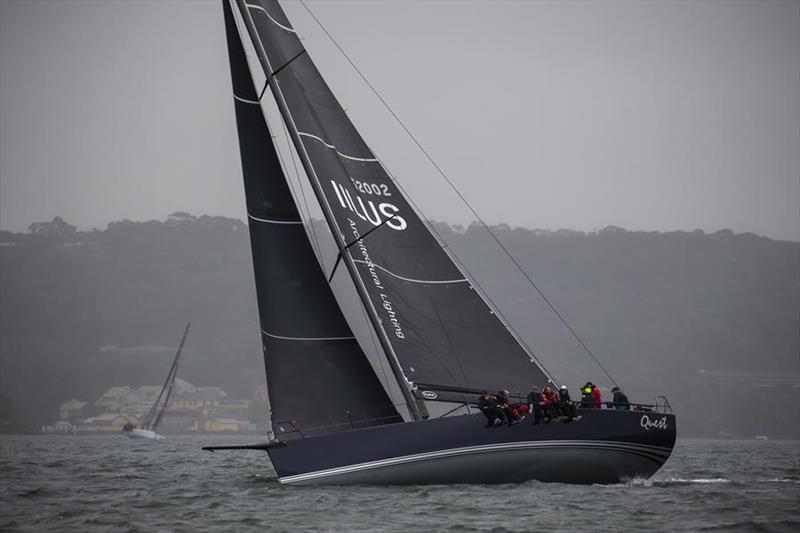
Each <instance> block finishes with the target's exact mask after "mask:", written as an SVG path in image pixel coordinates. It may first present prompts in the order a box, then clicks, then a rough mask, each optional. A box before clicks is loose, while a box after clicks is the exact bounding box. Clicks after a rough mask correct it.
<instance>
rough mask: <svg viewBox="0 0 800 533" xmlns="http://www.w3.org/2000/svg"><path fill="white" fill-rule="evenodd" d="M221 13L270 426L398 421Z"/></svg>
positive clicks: (233, 31)
mask: <svg viewBox="0 0 800 533" xmlns="http://www.w3.org/2000/svg"><path fill="white" fill-rule="evenodd" d="M223 8H224V15H225V29H226V34H227V39H228V55H229V60H230V65H231V78H232V82H233V92H234V102H235V110H236V126H237V130H238V134H239V150H240V154H241V159H242V174H243V176H244V185H245V197H246V202H247V213H248V222H249V228H250V241H251V247H252V255H253V267H254V268H253V270H254V275H255V283H256V293H257V300H258V311H259V317H260V323H261V336H262V342H263V346H264V361H265V365H266V375H267V387H268V391H269V396H270V408H271V419H272V426H273V429H274V430H275V431H276V432H278V433H280V432H281V430H282V429H285V428H287V427H291V425H292V424H294V423H298V424H299V425H301V426H302V427H304V428H316V429H315V430H316V431H318V432H330V431H342V430H344V429H347V428H350V427H364V426H370V425H380V424H384V423H390V422H399V421H401V418H400V416H399V415H398V413H397V410H396V409H395V407H394V406H393V404H392V402H391V400H390V399H389V397H388V395H387V394H386V392H385V390H384V388H383V386H382V385H381V384H380V382H379V381H378V379H377V377H376V376H375V373H374V372H373V370H372V367H371V366H370V364H369V362H368V360H367V358H366V356H365V355H364V353H363V352H362V350H361V348H360V347H359V344H358V342H357V341H356V339H355V337H354V336H353V333H352V331H351V330H350V328H349V326H348V325H347V322H346V321H345V319H344V317H343V315H342V312H341V310H340V309H339V306H338V304H337V303H336V301H335V299H334V296H333V294H332V292H331V289H330V287H329V286H328V283H327V280H326V278H325V275H324V274H323V272H322V269H321V268H320V265H319V263H318V262H317V259H316V256H315V254H314V251H313V249H312V247H311V243H310V242H309V240H308V238H307V236H306V233H305V229H304V227H303V224H302V221H301V218H300V213H299V211H298V209H297V206H296V205H295V202H294V200H293V198H292V195H291V193H290V191H289V187H288V184H287V181H286V179H285V177H284V174H283V171H282V170H281V165H280V161H279V159H278V155H277V153H276V151H275V147H274V145H273V143H272V139H271V135H270V131H269V129H268V126H267V122H266V120H265V118H264V115H263V113H262V110H261V106H260V105H259V102H258V99H259V95H258V94H257V93H256V91H255V89H254V87H253V80H252V78H251V74H250V70H249V67H248V64H247V58H246V56H245V51H244V48H243V46H242V41H241V40H240V38H239V33H238V30H237V27H236V23H235V20H234V17H233V12H232V10H231V7H230V5H229V4H228V2H223ZM286 430H288V429H286Z"/></svg>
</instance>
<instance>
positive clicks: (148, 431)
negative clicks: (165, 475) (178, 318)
mask: <svg viewBox="0 0 800 533" xmlns="http://www.w3.org/2000/svg"><path fill="white" fill-rule="evenodd" d="M191 325H192V323H191V322H189V323H187V324H186V329H185V330H184V332H183V338H181V343H180V345H178V351H177V352H176V353H175V359H173V361H172V366H171V367H170V369H169V373H168V374H167V379H166V381H164V386H163V387H161V392H160V393H159V394H158V397H157V398H156V401H155V402H153V407H151V408H150V411H148V412H147V416H146V417H145V419H144V422H143V423H142V427H141V428H137V427H136V426H135V425H134V424H133V423H132V422H128V423H127V424H125V427H123V428H122V430H123V431H124V432H125V434H126V435H127V436H128V437H129V438H131V439H154V440H160V439H163V438H164V437H163V436H161V435H159V434H158V433H156V429H157V428H158V425H159V424H160V423H161V419H162V418H163V416H164V412H165V411H166V410H167V405H168V404H169V398H170V396H171V395H172V389H174V388H175V379H176V377H177V374H178V365H179V364H180V361H181V352H182V351H183V345H184V343H185V342H186V335H188V334H189V326H191Z"/></svg>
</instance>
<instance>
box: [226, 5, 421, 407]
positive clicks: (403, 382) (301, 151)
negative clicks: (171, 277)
mask: <svg viewBox="0 0 800 533" xmlns="http://www.w3.org/2000/svg"><path fill="white" fill-rule="evenodd" d="M236 4H237V6H238V7H239V11H240V13H241V15H242V19H243V20H244V23H245V26H246V27H247V32H248V34H249V35H250V39H251V40H252V42H253V45H254V46H255V49H256V53H257V55H258V60H259V62H260V63H261V67H262V68H263V69H264V73H265V75H266V77H267V84H268V85H269V87H270V90H271V91H272V94H273V96H274V98H275V102H276V103H277V105H278V110H279V111H280V113H281V117H283V120H284V122H285V123H286V126H287V130H288V132H289V135H290V136H291V139H292V143H293V144H294V146H295V149H296V150H297V154H298V156H299V158H300V162H301V163H302V165H303V169H304V170H305V172H306V174H307V175H308V176H309V178H311V179H310V180H309V181H310V183H311V187H312V189H313V190H314V195H315V196H316V197H317V201H318V202H319V204H320V207H321V208H322V212H323V215H324V216H325V220H326V222H327V223H328V225H329V226H330V227H331V229H332V231H331V233H332V234H333V237H334V240H335V242H336V246H337V248H338V249H339V251H340V253H341V255H342V256H343V257H344V263H345V266H346V267H347V270H348V272H349V273H350V277H351V278H352V280H353V284H354V285H355V288H356V291H357V292H358V295H359V297H360V299H361V301H362V303H363V305H364V308H365V310H366V312H367V316H368V317H369V320H370V322H371V323H372V327H373V328H374V329H375V332H376V334H377V336H378V340H379V341H380V344H381V347H382V348H383V350H384V352H385V353H386V355H387V359H388V361H389V365H390V367H391V369H392V373H393V374H394V376H395V379H396V380H397V382H398V383H399V385H400V390H401V392H402V393H403V397H404V398H405V400H406V405H407V407H408V410H409V412H410V413H411V416H412V417H413V419H414V420H420V419H423V418H426V417H427V413H425V412H423V410H424V404H423V405H422V406H420V405H419V404H418V403H417V400H416V398H415V397H414V394H413V392H412V391H411V386H410V382H409V380H408V379H407V378H406V376H405V374H404V373H403V370H402V368H401V366H400V362H399V360H398V358H397V354H396V353H395V351H394V348H393V346H392V344H391V342H390V341H389V338H388V335H387V334H386V331H385V330H384V328H383V324H382V323H381V320H380V318H379V317H378V313H377V311H376V309H375V306H374V304H373V303H372V300H371V299H370V297H369V294H368V293H367V290H366V287H365V286H364V284H363V281H362V280H361V277H360V276H359V275H358V273H357V271H356V267H355V264H354V263H353V260H352V256H351V255H350V254H349V252H348V251H347V250H345V248H347V247H348V246H349V244H352V243H349V244H348V243H346V242H345V240H344V237H343V235H342V232H341V230H340V229H339V226H338V224H337V223H336V219H335V217H334V215H333V212H332V211H331V207H330V204H329V203H328V200H327V197H326V196H325V194H324V193H323V192H322V187H321V185H320V182H319V177H318V176H317V173H316V170H315V169H314V166H313V164H312V163H311V160H310V158H309V156H308V153H307V152H306V149H305V146H304V145H303V142H302V140H301V139H300V136H299V134H298V131H297V127H296V126H295V123H294V120H293V118H292V115H291V113H290V112H289V108H288V106H287V104H286V100H285V98H284V96H283V93H282V91H281V88H280V85H279V84H278V83H275V74H276V72H277V71H278V70H281V69H283V68H284V67H285V66H287V65H288V64H289V63H291V61H293V60H290V61H289V63H286V64H285V65H282V66H280V67H279V68H278V69H274V68H273V67H272V65H271V64H270V61H269V59H268V57H267V53H266V51H265V50H264V46H263V44H262V42H261V39H260V37H259V35H258V32H257V30H256V28H255V24H254V22H253V19H252V17H251V15H250V11H249V9H248V7H247V6H248V4H247V3H246V2H245V0H236ZM305 53H306V52H305V49H303V50H302V51H301V52H300V54H298V56H299V55H301V54H305ZM296 57H297V56H296ZM296 57H295V59H296Z"/></svg>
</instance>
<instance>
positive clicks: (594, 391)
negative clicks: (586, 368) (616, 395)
mask: <svg viewBox="0 0 800 533" xmlns="http://www.w3.org/2000/svg"><path fill="white" fill-rule="evenodd" d="M592 398H593V399H594V408H595V409H602V408H603V402H602V401H600V389H598V388H597V385H595V384H592Z"/></svg>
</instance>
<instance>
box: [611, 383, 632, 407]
mask: <svg viewBox="0 0 800 533" xmlns="http://www.w3.org/2000/svg"><path fill="white" fill-rule="evenodd" d="M611 392H613V393H614V409H616V410H617V411H630V409H631V402H629V401H628V397H627V396H625V393H624V392H622V391H621V390H620V388H619V387H614V388H613V389H611Z"/></svg>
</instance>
